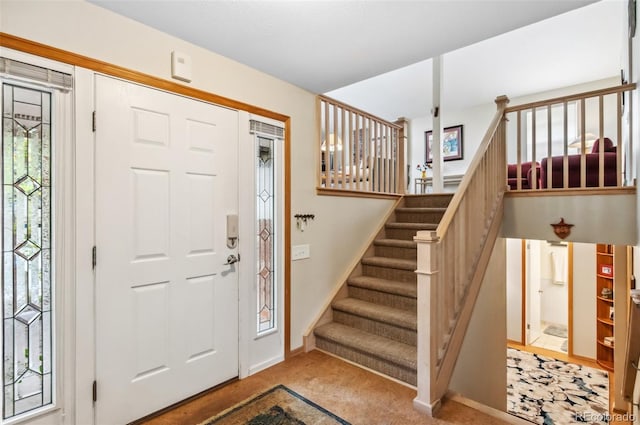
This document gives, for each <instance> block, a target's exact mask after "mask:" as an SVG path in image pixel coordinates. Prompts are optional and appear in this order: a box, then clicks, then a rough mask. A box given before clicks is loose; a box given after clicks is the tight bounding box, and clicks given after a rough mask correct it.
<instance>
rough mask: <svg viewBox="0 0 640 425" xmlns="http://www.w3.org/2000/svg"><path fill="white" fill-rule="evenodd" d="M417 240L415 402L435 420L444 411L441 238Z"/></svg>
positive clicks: (424, 235)
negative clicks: (439, 389) (440, 390)
mask: <svg viewBox="0 0 640 425" xmlns="http://www.w3.org/2000/svg"><path fill="white" fill-rule="evenodd" d="M413 240H414V241H416V242H417V243H418V269H417V270H416V274H417V275H418V356H417V365H416V366H417V370H418V382H417V387H418V395H417V396H416V398H415V399H414V400H413V407H414V408H415V409H416V410H418V411H420V412H424V413H426V414H428V415H429V416H434V415H435V414H436V413H437V411H438V409H439V408H440V396H439V395H438V394H436V377H437V376H436V375H437V368H436V366H437V361H438V357H437V353H438V343H437V331H436V326H437V316H436V304H437V302H438V300H437V299H436V296H437V293H438V291H437V284H438V277H439V275H438V266H439V265H438V264H437V255H436V252H437V250H438V249H439V245H438V242H439V238H438V236H437V234H436V232H433V231H419V232H418V234H417V235H416V236H415V237H414V238H413Z"/></svg>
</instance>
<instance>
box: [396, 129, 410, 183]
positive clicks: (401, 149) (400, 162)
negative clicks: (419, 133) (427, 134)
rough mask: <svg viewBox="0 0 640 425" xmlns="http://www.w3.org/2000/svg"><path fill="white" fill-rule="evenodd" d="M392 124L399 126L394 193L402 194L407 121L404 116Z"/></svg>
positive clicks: (405, 177) (405, 168) (404, 177)
mask: <svg viewBox="0 0 640 425" xmlns="http://www.w3.org/2000/svg"><path fill="white" fill-rule="evenodd" d="M394 124H397V125H399V126H400V130H398V153H397V164H396V166H397V167H398V168H397V170H398V173H397V179H396V193H398V194H400V195H404V194H405V193H407V186H408V184H409V183H408V182H407V166H406V164H407V160H406V158H407V145H408V144H407V138H408V135H409V121H408V120H407V119H406V118H398V119H397V120H396V122H395V123H394Z"/></svg>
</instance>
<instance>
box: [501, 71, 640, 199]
mask: <svg viewBox="0 0 640 425" xmlns="http://www.w3.org/2000/svg"><path fill="white" fill-rule="evenodd" d="M635 87H636V86H635V84H625V85H621V86H617V87H611V88H607V89H602V90H595V91H590V92H586V93H580V94H575V95H570V96H563V97H558V98H554V99H549V100H543V101H539V102H533V103H527V104H523V105H517V106H511V107H508V108H507V109H506V111H505V116H506V118H507V120H508V124H507V129H506V134H507V159H508V162H509V165H508V168H507V184H508V185H509V187H510V189H511V190H528V189H568V188H586V187H589V188H594V187H607V186H624V185H625V181H628V180H629V178H627V177H625V175H626V174H627V173H625V164H624V162H623V160H624V158H625V156H627V155H628V154H630V153H629V152H626V151H625V149H626V146H629V144H628V143H625V140H628V138H629V136H628V134H629V132H628V128H625V127H624V126H623V113H624V107H625V92H627V91H630V90H633V89H635ZM627 104H628V101H627ZM600 141H603V142H602V143H601V142H600Z"/></svg>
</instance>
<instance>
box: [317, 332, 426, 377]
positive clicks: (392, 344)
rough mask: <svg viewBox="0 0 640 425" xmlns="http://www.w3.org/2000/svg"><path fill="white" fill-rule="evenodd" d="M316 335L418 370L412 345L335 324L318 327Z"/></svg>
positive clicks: (414, 349)
mask: <svg viewBox="0 0 640 425" xmlns="http://www.w3.org/2000/svg"><path fill="white" fill-rule="evenodd" d="M314 333H315V334H316V336H317V337H321V338H325V339H328V340H331V341H334V342H336V343H338V344H341V345H344V346H346V347H349V348H351V349H354V350H358V351H360V352H363V353H367V354H372V355H375V356H377V357H379V358H381V359H383V360H386V361H389V362H392V363H395V364H397V365H400V366H403V367H405V368H407V369H411V370H416V369H417V366H416V364H417V356H418V353H417V350H416V347H414V346H412V345H408V344H404V343H402V342H398V341H394V340H392V339H389V338H385V337H382V336H378V335H374V334H371V333H368V332H364V331H361V330H358V329H355V328H352V327H350V326H346V325H342V324H340V323H335V322H331V323H327V324H325V325H322V326H319V327H317V328H316V329H315V330H314Z"/></svg>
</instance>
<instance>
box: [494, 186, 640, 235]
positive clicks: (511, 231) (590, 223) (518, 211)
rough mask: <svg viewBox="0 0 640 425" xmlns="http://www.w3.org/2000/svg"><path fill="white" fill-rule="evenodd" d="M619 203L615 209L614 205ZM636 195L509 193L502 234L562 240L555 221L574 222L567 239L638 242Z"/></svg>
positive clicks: (505, 203)
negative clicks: (554, 227)
mask: <svg viewBox="0 0 640 425" xmlns="http://www.w3.org/2000/svg"><path fill="white" fill-rule="evenodd" d="M612 205H615V208H611V206H612ZM636 214H637V211H636V195H635V194H621V195H618V194H615V195H593V196H582V195H573V194H571V195H569V194H564V196H542V195H541V196H526V197H518V196H515V197H514V196H509V195H507V196H506V197H505V202H504V221H503V222H502V236H503V237H505V238H518V239H538V240H559V239H558V237H557V236H556V235H555V234H554V233H553V228H552V227H551V224H552V223H557V222H559V221H560V218H564V220H565V222H566V223H570V224H574V227H572V228H571V234H570V235H569V236H568V237H567V238H566V241H571V242H587V243H611V244H618V245H635V244H636V242H637V229H636V224H637V222H636V217H637V215H636Z"/></svg>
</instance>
